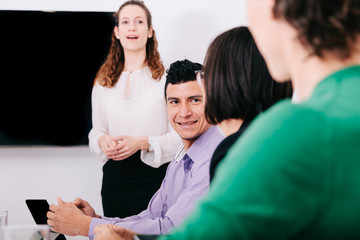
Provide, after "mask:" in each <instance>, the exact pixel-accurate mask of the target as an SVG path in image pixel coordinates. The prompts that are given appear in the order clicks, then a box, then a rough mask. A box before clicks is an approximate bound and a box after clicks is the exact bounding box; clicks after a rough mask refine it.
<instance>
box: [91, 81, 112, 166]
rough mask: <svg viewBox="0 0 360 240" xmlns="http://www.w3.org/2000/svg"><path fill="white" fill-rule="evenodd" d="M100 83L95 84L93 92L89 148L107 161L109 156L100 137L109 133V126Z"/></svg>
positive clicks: (103, 160)
mask: <svg viewBox="0 0 360 240" xmlns="http://www.w3.org/2000/svg"><path fill="white" fill-rule="evenodd" d="M101 88H103V87H101V86H100V85H99V84H97V83H96V84H95V85H94V87H93V90H92V94H91V105H92V129H91V130H90V132H89V148H90V151H91V152H92V153H94V154H95V155H96V156H97V158H98V159H99V160H100V161H101V162H104V163H105V162H106V161H107V160H108V158H107V157H106V155H105V154H104V152H103V151H102V150H101V148H100V146H99V138H100V137H101V136H103V135H105V134H109V126H108V123H107V119H106V114H105V112H104V110H103V109H104V108H103V107H101V106H102V104H103V102H102V101H103V99H102V97H103V94H102V90H103V89H101Z"/></svg>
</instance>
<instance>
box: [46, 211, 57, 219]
mask: <svg viewBox="0 0 360 240" xmlns="http://www.w3.org/2000/svg"><path fill="white" fill-rule="evenodd" d="M54 216H55V214H54V213H53V212H50V211H48V212H47V213H46V217H47V218H48V219H50V220H51V219H53V218H54Z"/></svg>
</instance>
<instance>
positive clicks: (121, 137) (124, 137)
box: [111, 136, 128, 142]
mask: <svg viewBox="0 0 360 240" xmlns="http://www.w3.org/2000/svg"><path fill="white" fill-rule="evenodd" d="M127 137H128V136H114V137H111V140H113V141H115V142H118V141H123V140H125V139H126V138H127Z"/></svg>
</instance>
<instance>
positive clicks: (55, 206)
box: [49, 204, 59, 212]
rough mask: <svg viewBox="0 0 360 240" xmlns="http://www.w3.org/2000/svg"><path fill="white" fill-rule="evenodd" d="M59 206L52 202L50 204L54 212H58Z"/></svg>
mask: <svg viewBox="0 0 360 240" xmlns="http://www.w3.org/2000/svg"><path fill="white" fill-rule="evenodd" d="M58 208H59V206H58V205H55V204H51V205H50V206H49V209H50V211H52V212H56V210H57V209H58Z"/></svg>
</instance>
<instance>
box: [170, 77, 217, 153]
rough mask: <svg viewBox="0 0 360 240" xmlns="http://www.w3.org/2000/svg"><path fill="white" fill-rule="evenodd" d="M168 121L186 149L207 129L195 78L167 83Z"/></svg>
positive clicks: (200, 93)
mask: <svg viewBox="0 0 360 240" xmlns="http://www.w3.org/2000/svg"><path fill="white" fill-rule="evenodd" d="M166 96H167V97H166V105H167V111H168V116H169V121H170V123H171V125H172V127H173V128H174V130H175V131H176V132H177V133H178V134H179V135H180V137H181V138H182V140H183V143H184V147H185V150H188V149H189V148H190V147H191V145H192V144H193V143H194V142H195V141H196V139H197V138H198V137H199V136H200V135H201V134H203V133H204V132H205V131H206V130H208V129H209V127H210V124H209V123H208V122H207V121H206V119H205V102H204V97H203V91H202V89H201V87H200V86H199V84H198V83H197V81H196V80H194V81H189V82H186V83H179V84H174V85H173V84H169V85H168V86H167V88H166Z"/></svg>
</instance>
